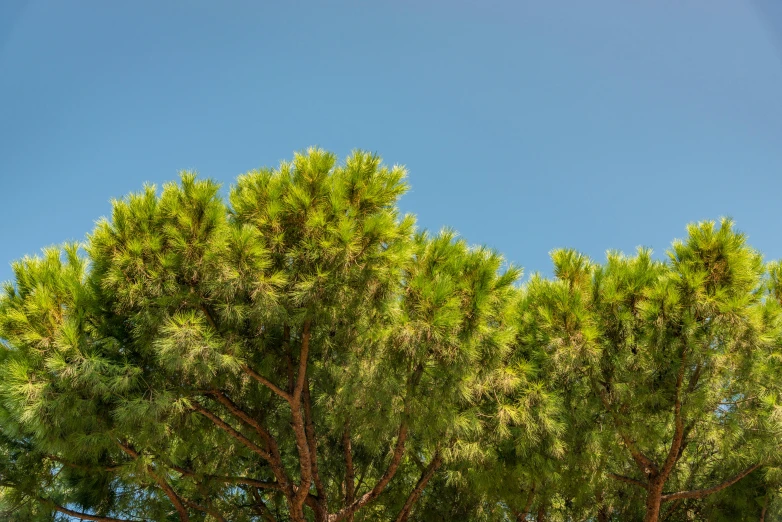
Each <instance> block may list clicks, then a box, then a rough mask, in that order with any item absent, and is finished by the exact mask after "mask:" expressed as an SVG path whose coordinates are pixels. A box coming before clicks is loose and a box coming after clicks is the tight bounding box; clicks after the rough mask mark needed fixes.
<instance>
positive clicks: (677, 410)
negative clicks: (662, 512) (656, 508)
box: [660, 348, 700, 482]
mask: <svg viewBox="0 0 782 522" xmlns="http://www.w3.org/2000/svg"><path fill="white" fill-rule="evenodd" d="M686 366H687V350H686V348H685V349H683V350H682V360H681V366H680V367H679V371H678V372H677V374H676V388H675V391H674V401H673V424H674V431H673V440H672V441H671V447H670V449H669V450H668V455H667V456H666V457H665V462H664V463H663V467H662V470H661V471H660V477H661V479H662V481H663V482H665V481H666V479H667V478H668V475H670V474H671V471H672V470H673V467H674V466H675V465H676V462H678V460H679V458H680V457H681V455H682V452H681V451H679V450H680V449H681V447H682V441H683V440H684V435H685V432H684V420H683V419H682V396H681V392H682V383H683V382H684V369H685V368H686ZM699 368H700V367H699Z"/></svg>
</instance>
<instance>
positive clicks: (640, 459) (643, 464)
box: [599, 386, 658, 475]
mask: <svg viewBox="0 0 782 522" xmlns="http://www.w3.org/2000/svg"><path fill="white" fill-rule="evenodd" d="M599 395H600V400H601V402H602V403H603V407H605V409H606V410H608V413H609V414H610V415H611V419H612V420H613V422H614V427H615V428H616V431H617V433H619V436H620V437H621V438H622V441H623V442H624V444H625V446H626V447H627V450H628V451H629V452H630V455H631V456H632V457H633V460H634V461H635V463H636V465H637V466H638V468H639V469H640V470H641V473H643V474H644V475H650V474H656V473H657V471H658V467H657V464H656V463H655V462H654V461H653V460H652V459H650V458H649V457H647V456H646V455H644V453H643V452H642V451H641V450H640V449H638V447H637V446H636V444H635V442H634V441H633V440H632V439H631V438H630V436H629V435H627V433H625V431H624V429H622V422H621V421H620V420H619V417H618V416H617V414H616V412H615V411H614V409H613V408H612V407H611V401H609V400H608V392H607V391H606V390H605V388H604V387H603V386H600V387H599Z"/></svg>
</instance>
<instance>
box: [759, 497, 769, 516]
mask: <svg viewBox="0 0 782 522" xmlns="http://www.w3.org/2000/svg"><path fill="white" fill-rule="evenodd" d="M767 510H768V493H766V498H765V499H764V500H763V509H762V510H761V511H760V522H765V521H766V511H767Z"/></svg>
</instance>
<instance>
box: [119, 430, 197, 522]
mask: <svg viewBox="0 0 782 522" xmlns="http://www.w3.org/2000/svg"><path fill="white" fill-rule="evenodd" d="M117 444H118V445H119V447H120V449H122V451H124V452H125V453H127V454H128V455H130V456H131V457H133V458H134V459H137V458H138V457H139V453H138V451H136V450H135V449H134V448H133V446H131V445H130V444H127V443H122V442H120V441H117ZM147 473H149V476H151V477H152V478H153V479H154V480H155V482H157V483H158V485H159V486H160V488H161V489H162V490H163V492H164V493H165V494H166V496H167V497H168V499H169V500H170V501H171V503H172V504H174V508H175V509H176V510H177V513H179V520H180V521H181V522H189V521H190V514H189V513H188V511H187V509H186V508H185V506H184V504H183V503H182V499H180V498H179V495H177V493H176V491H174V488H172V487H171V485H170V484H169V483H168V481H166V479H165V478H163V477H162V476H161V475H160V474H158V473H157V472H155V469H154V468H153V467H152V465H147Z"/></svg>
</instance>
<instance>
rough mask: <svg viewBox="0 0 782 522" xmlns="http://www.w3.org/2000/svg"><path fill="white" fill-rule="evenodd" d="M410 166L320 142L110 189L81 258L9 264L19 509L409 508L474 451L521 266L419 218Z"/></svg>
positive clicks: (8, 349) (402, 514)
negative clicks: (275, 162)
mask: <svg viewBox="0 0 782 522" xmlns="http://www.w3.org/2000/svg"><path fill="white" fill-rule="evenodd" d="M404 178H405V171H404V169H403V168H401V167H391V168H389V167H385V166H383V165H382V164H381V162H380V159H379V158H378V157H376V156H373V155H371V154H367V153H362V152H357V153H355V154H353V155H351V156H350V157H349V158H347V160H346V161H345V163H344V165H337V163H336V159H335V157H334V156H333V155H332V154H329V153H326V152H324V151H322V150H318V149H311V150H309V151H308V152H307V153H306V154H298V155H296V156H295V158H294V160H293V161H292V162H289V163H283V164H282V165H281V166H280V167H279V168H278V169H262V170H258V171H253V172H250V173H248V174H245V175H243V176H241V177H240V178H239V179H238V181H237V183H236V185H235V186H234V187H232V189H231V191H230V197H229V204H226V203H225V202H223V200H222V199H221V197H220V193H219V186H218V185H217V184H216V183H214V182H212V181H210V180H199V179H197V178H196V176H195V175H194V174H192V173H184V174H183V175H182V176H181V180H180V182H179V183H170V184H167V185H165V186H164V187H163V190H162V192H161V193H159V194H158V192H157V191H156V190H155V188H154V187H152V186H148V187H146V188H145V189H144V191H142V192H140V193H137V194H132V195H130V196H128V197H127V198H125V199H123V200H117V201H114V202H113V211H112V216H111V219H107V220H103V221H101V222H100V223H99V224H98V225H97V227H96V229H95V231H94V232H93V233H92V234H91V235H90V236H89V238H88V241H87V243H86V245H84V248H85V249H86V252H87V254H88V255H87V256H86V257H84V256H81V255H80V253H79V247H78V246H77V245H67V246H66V247H64V248H63V249H49V250H47V251H46V252H45V254H44V256H43V257H42V258H26V259H24V260H22V261H20V262H17V263H16V264H15V265H14V271H15V277H16V281H15V283H13V284H8V285H6V287H5V295H4V296H3V298H2V302H1V303H0V329H1V330H0V332H1V333H2V335H0V337H2V338H3V339H4V350H2V369H1V370H0V371H1V372H2V375H1V376H0V383H1V384H0V397H2V410H1V411H2V420H1V422H0V430H2V431H1V432H0V435H1V438H0V443H2V459H3V460H2V461H0V466H1V467H0V480H2V482H1V484H2V487H3V494H4V501H5V503H6V505H7V506H11V507H13V508H14V509H16V510H17V511H16V513H17V516H18V517H20V518H21V519H29V520H49V519H50V517H51V514H53V513H59V514H64V515H71V516H77V517H81V518H82V519H85V520H139V519H145V520H146V519H149V520H179V521H182V522H184V521H188V520H237V521H241V520H266V521H270V520H278V521H283V520H291V521H303V520H316V521H329V522H338V521H342V520H345V521H354V520H369V519H375V518H377V517H378V516H381V514H384V515H382V516H384V517H387V514H388V513H389V512H393V516H394V517H395V519H396V520H398V521H400V522H401V521H403V520H407V519H408V517H409V516H410V515H411V513H412V512H413V510H414V507H415V505H416V503H417V501H418V500H419V499H420V497H421V495H422V492H423V490H424V489H425V487H426V485H427V483H428V482H429V481H430V480H431V478H432V477H433V476H434V475H435V474H436V473H437V472H438V471H439V470H440V468H441V467H443V466H444V465H448V464H449V463H450V462H453V461H456V460H464V459H469V458H471V456H474V455H477V453H480V444H478V443H477V442H476V441H477V440H478V438H479V432H480V431H481V426H480V425H479V423H476V422H474V419H475V411H476V409H478V408H479V407H480V403H479V401H478V400H477V399H476V398H477V397H478V396H479V395H480V393H479V391H478V389H479V388H480V386H481V385H482V383H484V382H486V381H487V379H490V378H491V376H492V375H494V374H496V368H497V367H498V365H500V364H501V363H502V361H503V359H504V357H505V356H506V354H507V352H508V350H509V346H510V342H511V341H512V339H513V327H512V324H511V322H510V321H508V320H507V315H508V313H509V310H510V305H511V304H512V302H513V298H514V295H515V288H514V287H513V283H514V281H515V280H516V278H517V277H518V271H517V270H516V269H514V268H512V267H511V268H503V261H502V259H501V257H500V256H499V255H498V254H496V253H495V252H492V251H489V250H486V249H483V248H471V247H468V246H467V245H466V243H465V242H464V241H463V240H460V239H458V238H457V237H456V236H455V235H454V234H453V233H451V232H448V231H445V232H443V233H441V234H439V235H437V236H430V235H428V234H426V233H415V231H414V220H413V218H412V217H411V216H400V215H399V213H398V211H397V208H396V201H397V199H398V198H399V196H400V195H401V194H402V193H403V192H404V191H405V189H406V185H405V182H404ZM414 464H417V465H418V466H414ZM415 467H420V469H421V471H420V472H419V471H416V470H415V469H413V468H415ZM400 470H402V471H400ZM416 477H417V478H416ZM379 499H380V500H382V501H383V502H381V501H380V500H379Z"/></svg>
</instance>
